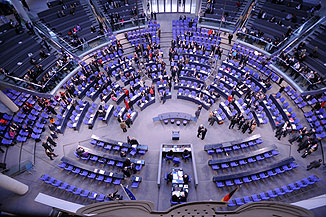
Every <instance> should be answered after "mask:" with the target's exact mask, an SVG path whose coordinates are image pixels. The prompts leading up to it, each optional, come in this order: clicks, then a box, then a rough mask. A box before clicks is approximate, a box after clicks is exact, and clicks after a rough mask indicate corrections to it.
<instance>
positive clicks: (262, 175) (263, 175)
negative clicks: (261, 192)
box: [259, 173, 268, 179]
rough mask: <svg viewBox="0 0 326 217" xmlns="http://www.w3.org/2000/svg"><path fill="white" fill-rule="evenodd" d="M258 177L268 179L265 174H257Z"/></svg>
mask: <svg viewBox="0 0 326 217" xmlns="http://www.w3.org/2000/svg"><path fill="white" fill-rule="evenodd" d="M259 177H260V178H261V179H266V178H268V176H266V174H265V173H259Z"/></svg>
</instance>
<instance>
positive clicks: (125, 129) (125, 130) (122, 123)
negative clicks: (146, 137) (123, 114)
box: [120, 121, 127, 133]
mask: <svg viewBox="0 0 326 217" xmlns="http://www.w3.org/2000/svg"><path fill="white" fill-rule="evenodd" d="M120 127H121V129H122V131H123V132H124V133H125V132H127V125H126V123H125V121H121V122H120Z"/></svg>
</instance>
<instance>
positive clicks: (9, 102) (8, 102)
mask: <svg viewBox="0 0 326 217" xmlns="http://www.w3.org/2000/svg"><path fill="white" fill-rule="evenodd" d="M0 101H1V102H2V103H3V104H4V105H5V106H7V108H8V109H10V111H12V112H18V110H19V108H18V107H17V105H16V104H15V103H14V102H13V101H12V100H11V99H10V98H9V97H8V96H7V95H6V94H4V93H3V92H2V91H1V90H0Z"/></svg>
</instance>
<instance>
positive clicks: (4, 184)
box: [0, 173, 29, 195]
mask: <svg viewBox="0 0 326 217" xmlns="http://www.w3.org/2000/svg"><path fill="white" fill-rule="evenodd" d="M0 188H3V189H6V190H8V191H11V192H13V193H16V194H19V195H24V194H26V193H27V191H28V188H29V187H28V186H27V185H25V184H24V183H21V182H19V181H17V180H16V179H13V178H11V177H9V176H6V175H3V174H2V173H0Z"/></svg>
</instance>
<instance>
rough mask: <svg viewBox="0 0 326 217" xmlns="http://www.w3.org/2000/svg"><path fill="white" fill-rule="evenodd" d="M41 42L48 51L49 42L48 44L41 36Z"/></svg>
mask: <svg viewBox="0 0 326 217" xmlns="http://www.w3.org/2000/svg"><path fill="white" fill-rule="evenodd" d="M42 43H43V45H44V46H45V47H46V49H48V51H50V50H51V49H50V46H49V44H48V43H47V42H46V40H45V37H43V39H42Z"/></svg>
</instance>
